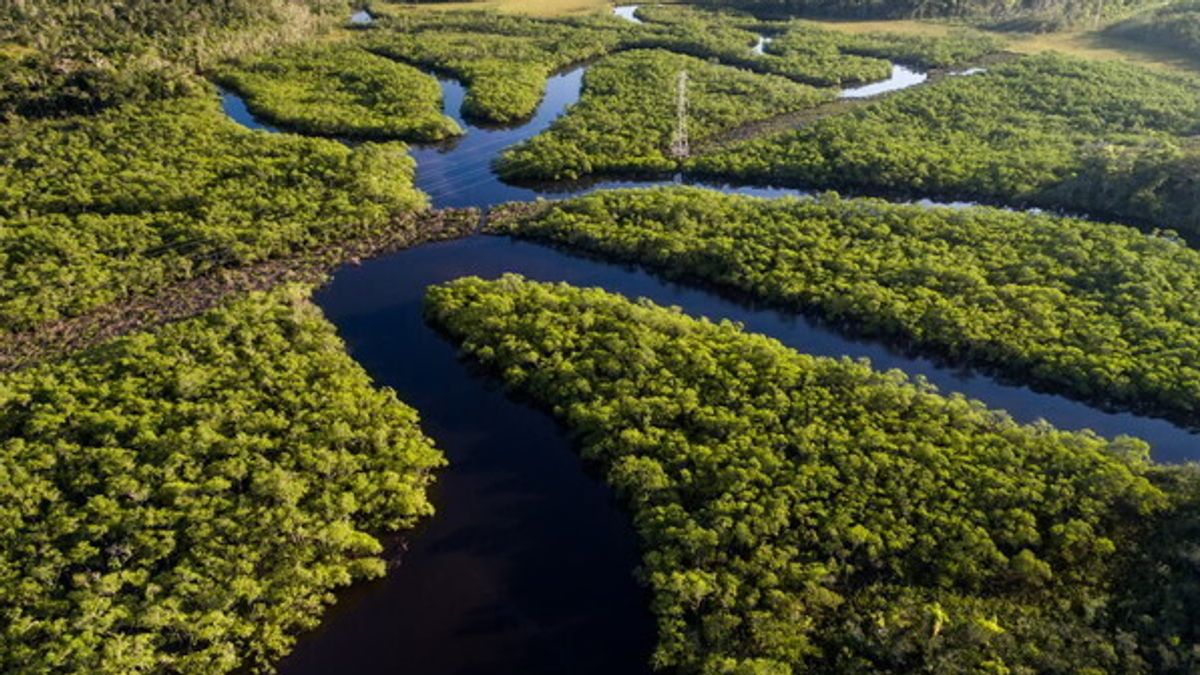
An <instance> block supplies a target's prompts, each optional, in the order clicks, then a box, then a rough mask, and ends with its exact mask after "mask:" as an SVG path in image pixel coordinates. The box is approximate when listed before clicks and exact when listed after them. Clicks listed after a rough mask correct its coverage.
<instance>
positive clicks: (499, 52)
mask: <svg viewBox="0 0 1200 675" xmlns="http://www.w3.org/2000/svg"><path fill="white" fill-rule="evenodd" d="M619 21H620V20H619V19H614V18H609V17H605V18H576V19H559V20H549V19H533V18H529V17H519V16H507V15H501V14H494V13H489V12H422V13H400V14H396V15H392V16H386V17H384V18H383V19H381V20H380V21H379V24H380V25H379V27H378V28H377V29H375V30H371V31H366V32H365V37H364V40H365V42H364V44H366V46H367V47H368V48H369V49H371V50H372V51H374V52H376V53H379V54H382V55H384V56H388V57H390V58H394V59H399V60H402V61H405V62H408V63H412V64H416V65H419V66H423V67H426V68H431V69H433V70H437V71H442V72H446V73H449V74H450V75H453V76H454V77H455V78H457V79H459V80H462V81H463V83H464V84H466V85H467V87H468V90H467V98H466V101H464V103H463V113H464V114H465V115H467V116H469V117H473V118H476V119H480V120H483V121H488V122H494V123H512V122H516V121H519V120H521V119H524V118H526V117H529V116H530V115H532V114H533V112H534V110H535V109H536V108H537V104H538V101H540V100H541V98H542V91H543V89H544V88H545V85H546V78H547V77H548V76H549V75H550V74H551V73H553V72H554V71H556V70H559V69H561V68H564V67H566V66H568V65H570V64H572V63H577V62H580V61H584V60H587V59H590V58H595V57H597V56H600V55H602V54H605V53H607V52H609V51H611V50H612V49H614V48H616V46H617V44H618V43H619V41H620V37H621V35H622V34H623V33H624V32H626V31H628V30H629V29H628V28H626V27H625V26H623V25H621V23H618V22H619ZM624 23H628V22H624Z"/></svg>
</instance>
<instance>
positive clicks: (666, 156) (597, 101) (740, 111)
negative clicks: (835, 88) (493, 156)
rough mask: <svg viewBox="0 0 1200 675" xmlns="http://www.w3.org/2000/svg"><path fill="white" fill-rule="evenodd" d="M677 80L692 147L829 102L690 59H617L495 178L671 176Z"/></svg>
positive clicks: (658, 54) (649, 55)
mask: <svg viewBox="0 0 1200 675" xmlns="http://www.w3.org/2000/svg"><path fill="white" fill-rule="evenodd" d="M683 73H686V79H687V81H686V83H685V84H684V85H683V86H684V89H685V95H686V97H687V111H686V125H687V132H688V135H689V137H690V138H691V139H692V140H701V139H704V138H705V137H708V136H710V135H712V134H714V133H717V132H718V131H721V130H725V129H729V128H731V127H734V126H737V125H738V124H741V123H743V122H748V121H751V120H756V119H762V118H767V117H772V116H775V115H778V114H782V113H786V112H791V111H795V110H801V109H803V108H808V107H812V106H814V105H816V104H817V103H820V102H822V101H825V100H829V99H830V98H832V93H831V92H830V91H828V90H819V89H815V88H813V87H809V86H806V85H802V84H797V83H795V82H792V81H790V80H787V79H785V78H782V77H778V76H772V75H759V74H757V73H751V72H747V71H744V70H741V69H737V68H733V67H731V66H724V65H719V64H712V63H709V62H707V61H702V60H700V59H698V58H695V57H691V56H684V55H680V54H674V53H671V52H666V51H662V50H635V51H629V52H622V53H620V54H615V55H613V56H609V57H606V58H604V59H603V60H601V61H599V62H597V63H596V64H595V65H594V66H592V67H591V68H590V69H589V70H588V72H587V73H586V74H585V75H584V78H583V93H582V95H581V97H580V100H579V103H577V104H576V105H574V106H572V107H571V109H570V110H568V111H567V113H566V114H565V115H563V116H562V117H560V118H559V119H557V120H555V121H554V123H553V124H552V125H551V126H550V128H549V129H548V130H547V131H545V132H543V133H541V134H539V135H537V136H535V137H533V138H532V139H529V140H527V141H525V142H523V143H521V144H519V145H517V146H515V147H513V148H510V149H508V150H506V151H505V152H504V153H503V154H502V155H501V157H500V160H499V162H498V163H497V166H496V170H497V172H498V173H499V174H500V175H501V176H503V177H505V178H506V179H514V180H552V181H553V180H573V179H576V178H581V177H584V176H587V175H605V174H616V173H623V174H658V173H663V172H668V171H672V170H674V169H675V168H676V167H677V166H678V158H677V157H674V156H671V155H670V152H669V147H670V145H671V141H672V138H673V135H674V133H675V131H676V127H677V124H678V121H679V120H678V114H677V113H678V107H677V99H678V91H679V86H680V84H679V77H680V75H681V74H683Z"/></svg>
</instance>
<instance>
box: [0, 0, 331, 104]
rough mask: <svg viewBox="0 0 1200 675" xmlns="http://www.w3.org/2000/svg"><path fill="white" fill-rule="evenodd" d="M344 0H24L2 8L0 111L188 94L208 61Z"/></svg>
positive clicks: (301, 30)
mask: <svg viewBox="0 0 1200 675" xmlns="http://www.w3.org/2000/svg"><path fill="white" fill-rule="evenodd" d="M348 6H349V5H348V4H347V3H346V2H345V1H344V0H222V2H205V1H203V0H113V1H110V2H104V3H96V2H90V1H89V0H23V1H21V2H6V3H3V4H2V5H0V118H3V117H7V116H13V115H23V116H27V117H41V116H47V115H52V116H60V115H69V114H78V113H87V112H94V111H96V110H99V109H102V108H106V107H111V106H114V105H119V104H121V103H128V102H144V101H151V100H158V99H162V98H164V97H169V96H179V95H187V94H189V93H195V92H196V91H197V89H198V83H197V81H196V79H195V78H194V77H193V75H192V73H193V72H194V71H195V70H196V69H197V68H203V67H206V66H208V65H211V64H212V63H214V62H215V61H216V60H219V59H223V58H228V57H230V56H235V55H237V54H244V53H247V52H251V51H257V50H261V49H263V48H264V47H266V46H268V45H272V44H281V43H286V42H294V41H296V40H299V39H301V38H304V37H306V36H309V35H312V34H313V33H314V32H316V31H318V30H321V29H322V28H324V27H326V26H328V25H330V24H331V23H334V22H336V21H338V20H340V19H342V18H343V17H344V16H345V13H346V11H347V8H348Z"/></svg>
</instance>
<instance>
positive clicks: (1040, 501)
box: [426, 276, 1198, 675]
mask: <svg viewBox="0 0 1200 675" xmlns="http://www.w3.org/2000/svg"><path fill="white" fill-rule="evenodd" d="M426 307H427V315H428V316H429V318H430V320H431V321H433V322H434V323H435V324H436V325H437V326H439V327H441V328H442V329H444V330H445V331H447V332H448V334H449V335H451V336H452V338H453V339H454V340H456V341H457V342H458V343H460V344H461V345H462V349H463V351H464V353H465V354H467V355H468V356H470V357H471V358H472V359H475V360H477V361H479V362H480V363H482V364H483V365H484V366H486V367H487V368H488V369H489V370H491V371H492V372H494V373H496V375H497V376H499V377H501V378H503V380H504V381H505V383H506V384H507V385H508V386H509V387H511V388H512V389H513V390H514V391H515V392H517V393H519V394H521V395H523V396H529V397H532V398H533V399H534V400H535V401H537V402H538V403H540V404H542V405H544V406H545V407H546V408H547V409H549V410H551V411H552V412H553V413H554V414H555V416H557V417H559V418H560V419H562V420H563V421H564V422H565V423H566V424H567V425H568V426H569V427H570V428H571V429H572V430H573V432H574V433H575V434H576V435H577V437H578V439H579V444H580V446H581V452H582V454H583V456H584V457H585V458H586V459H587V460H588V461H590V462H592V463H594V464H595V465H596V466H597V467H598V469H599V470H600V471H601V473H602V475H604V476H605V479H606V480H607V481H608V482H609V483H610V484H611V485H612V486H613V488H614V489H615V490H616V492H617V493H618V494H619V495H620V496H621V498H622V499H623V501H624V502H625V504H626V505H627V506H628V508H629V509H630V510H631V512H632V517H633V521H634V524H635V527H636V529H637V531H638V533H639V536H640V538H641V541H642V546H643V551H644V553H643V562H642V565H641V568H640V569H639V570H638V577H639V578H640V579H641V580H642V582H643V583H645V584H646V585H647V586H648V587H649V588H650V589H651V590H652V592H653V602H652V609H653V611H654V613H655V615H656V617H657V620H658V645H657V648H656V650H655V652H654V654H653V656H652V664H653V665H654V666H655V667H656V668H659V669H670V670H679V671H681V672H703V673H762V674H764V675H765V674H767V673H771V674H782V673H792V672H815V673H844V672H884V673H902V672H914V671H921V672H1016V673H1033V672H1131V673H1141V672H1151V671H1170V670H1175V671H1178V672H1186V671H1187V670H1188V669H1189V668H1191V667H1194V666H1195V665H1196V662H1195V656H1194V654H1195V649H1194V647H1195V645H1196V637H1197V636H1196V631H1195V624H1196V622H1195V619H1194V617H1195V613H1194V611H1192V612H1191V613H1190V614H1189V613H1188V611H1187V609H1186V608H1187V607H1188V606H1189V604H1188V603H1194V602H1195V600H1196V599H1197V595H1196V583H1195V580H1194V576H1192V572H1191V571H1190V564H1189V563H1187V562H1186V561H1185V560H1186V556H1187V553H1186V552H1187V551H1188V550H1190V549H1194V545H1195V539H1194V538H1193V539H1191V540H1190V542H1189V541H1179V540H1178V539H1175V540H1173V541H1170V542H1168V541H1166V539H1165V535H1168V534H1170V535H1176V536H1178V535H1181V534H1183V533H1190V534H1189V536H1192V537H1194V536H1195V535H1196V534H1197V533H1196V531H1195V522H1197V521H1196V520H1195V519H1194V516H1195V514H1196V513H1197V511H1196V500H1195V494H1196V486H1197V484H1198V483H1197V473H1196V471H1195V470H1194V468H1178V469H1169V468H1163V467H1156V466H1154V465H1152V464H1150V463H1149V462H1148V461H1147V459H1146V451H1147V447H1146V445H1145V444H1144V443H1142V442H1141V441H1138V440H1136V439H1131V438H1124V437H1122V438H1117V439H1113V440H1108V439H1103V438H1099V437H1097V436H1095V435H1093V434H1091V433H1087V432H1084V433H1067V432H1062V431H1058V430H1055V429H1053V428H1052V427H1050V426H1048V425H1046V424H1039V425H1033V426H1021V425H1017V424H1015V423H1013V422H1012V421H1011V420H1010V419H1008V418H1007V417H1006V416H1005V415H1003V414H1001V413H997V412H994V411H991V410H988V409H986V408H985V407H983V406H982V405H980V404H978V403H976V402H971V401H967V400H964V399H962V398H961V397H955V396H950V397H947V396H943V395H940V394H938V393H936V392H935V391H933V390H931V388H930V387H928V386H927V385H923V384H921V383H919V382H911V381H909V380H908V379H907V378H906V377H905V376H904V375H903V374H902V373H899V372H896V371H893V372H890V373H881V372H877V371H873V370H872V369H871V368H870V367H869V366H868V365H866V364H864V363H861V362H853V361H850V360H846V359H842V360H836V359H829V358H815V357H811V356H808V355H805V354H801V353H798V352H795V351H793V350H790V349H787V348H785V347H784V346H782V345H780V344H779V343H778V342H776V341H774V340H771V339H768V338H765V337H762V336H756V335H751V334H746V333H744V332H743V331H742V330H741V329H740V328H739V327H738V326H737V325H735V324H731V323H728V322H722V323H711V322H709V321H706V320H703V319H699V320H698V319H693V318H690V317H687V316H684V315H682V314H681V313H679V311H678V310H669V309H664V308H661V307H658V306H655V305H653V304H652V303H650V302H649V301H645V300H642V301H637V302H633V301H630V300H627V299H625V298H623V297H621V296H617V295H613V294H609V293H606V292H604V291H602V290H599V289H578V288H573V287H570V286H567V285H565V284H545V283H534V282H530V281H525V280H523V279H521V278H519V277H515V276H506V277H504V278H501V279H499V280H495V281H483V280H480V279H478V278H465V279H459V280H457V281H454V282H450V283H447V284H443V285H440V286H435V287H432V288H431V289H430V290H429V292H428V295H427V299H426ZM1189 523H1190V524H1189ZM1151 570H1153V572H1151ZM1172 594H1174V595H1172ZM1166 597H1172V598H1173V599H1171V600H1170V601H1168V602H1166V603H1165V604H1162V605H1157V604H1154V603H1155V602H1156V601H1159V600H1162V599H1164V598H1166ZM1191 607H1192V609H1193V610H1194V604H1192V605H1191Z"/></svg>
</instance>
